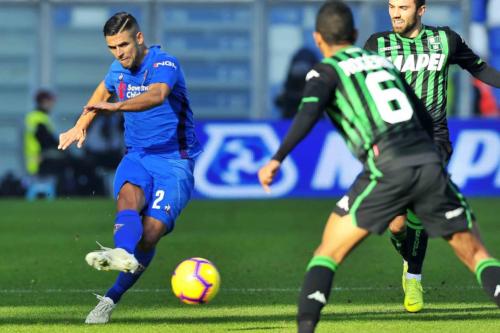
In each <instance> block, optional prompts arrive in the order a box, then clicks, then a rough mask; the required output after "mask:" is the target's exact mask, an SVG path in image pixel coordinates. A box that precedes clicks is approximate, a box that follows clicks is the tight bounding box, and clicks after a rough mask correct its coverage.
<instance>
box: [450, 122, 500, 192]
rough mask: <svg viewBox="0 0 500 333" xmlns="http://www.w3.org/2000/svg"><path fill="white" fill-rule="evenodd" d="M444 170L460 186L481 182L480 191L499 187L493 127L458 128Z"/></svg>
mask: <svg viewBox="0 0 500 333" xmlns="http://www.w3.org/2000/svg"><path fill="white" fill-rule="evenodd" d="M454 146H455V151H454V152H453V155H452V158H451V161H450V165H449V167H448V170H449V171H450V174H451V178H452V179H453V181H454V182H455V183H456V184H457V185H458V186H459V187H460V188H468V185H469V184H470V183H474V182H478V181H481V182H484V183H483V184H481V185H478V184H476V186H475V187H478V186H480V187H481V189H482V190H483V191H488V190H489V191H492V190H493V189H496V190H497V191H498V190H499V189H500V133H499V132H498V131H497V130H486V129H466V130H462V131H461V132H460V134H459V135H458V138H457V140H456V142H455V145H454Z"/></svg>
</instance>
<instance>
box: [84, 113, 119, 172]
mask: <svg viewBox="0 0 500 333" xmlns="http://www.w3.org/2000/svg"><path fill="white" fill-rule="evenodd" d="M84 148H85V152H86V157H87V159H88V160H90V161H92V164H93V165H94V166H95V167H96V168H101V169H104V170H106V171H113V173H114V171H115V169H116V167H117V166H118V163H120V160H121V159H122V157H123V153H124V143H123V116H122V114H121V113H117V112H114V113H108V114H106V113H101V114H100V115H99V117H96V118H95V120H94V121H93V122H92V126H91V127H90V128H89V130H88V132H87V139H86V140H85V146H84Z"/></svg>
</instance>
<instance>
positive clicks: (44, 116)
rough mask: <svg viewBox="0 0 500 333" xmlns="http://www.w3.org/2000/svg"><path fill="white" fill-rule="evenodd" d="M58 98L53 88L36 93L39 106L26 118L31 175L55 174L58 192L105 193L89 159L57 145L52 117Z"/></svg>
mask: <svg viewBox="0 0 500 333" xmlns="http://www.w3.org/2000/svg"><path fill="white" fill-rule="evenodd" d="M55 102H56V97H55V95H54V94H53V93H52V92H51V91H49V90H43V89H42V90H39V91H38V92H37V93H36V95H35V104H36V107H35V109H34V110H33V111H31V112H30V113H28V114H27V115H26V118H25V133H24V156H25V163H26V171H27V172H28V174H29V175H31V176H42V177H43V176H53V177H55V178H56V179H57V193H58V194H63V195H70V194H76V195H88V194H91V193H95V194H102V192H103V185H102V181H100V179H99V178H98V177H97V176H96V175H95V172H94V168H93V167H92V166H91V165H90V164H89V163H87V162H86V161H85V160H81V159H78V158H75V157H73V156H72V155H71V154H69V153H67V152H63V151H60V150H58V149H57V146H58V140H57V138H56V136H55V135H54V125H53V124H52V121H51V119H50V117H49V115H50V112H51V111H52V109H53V107H54V105H55Z"/></svg>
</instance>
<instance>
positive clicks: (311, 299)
mask: <svg viewBox="0 0 500 333" xmlns="http://www.w3.org/2000/svg"><path fill="white" fill-rule="evenodd" d="M368 234H369V233H368V231H367V230H364V229H361V228H358V227H357V226H355V225H354V224H353V223H352V219H351V217H350V215H346V216H344V217H340V216H339V215H337V214H335V213H333V214H331V215H330V218H329V219H328V222H327V224H326V227H325V230H324V232H323V239H322V241H321V244H320V246H319V247H318V248H317V249H316V251H315V252H314V258H313V259H312V260H311V262H310V263H309V265H308V267H307V274H306V277H305V279H304V284H303V286H302V291H301V293H300V298H299V310H298V315H297V321H298V326H299V333H310V332H314V329H315V326H316V324H317V322H318V321H319V316H320V312H321V309H322V308H323V306H324V305H325V304H326V303H327V301H328V297H329V295H330V290H331V287H332V282H333V276H334V273H335V270H336V268H337V266H338V265H339V264H340V263H341V262H342V261H343V260H344V258H345V257H346V256H347V255H348V254H349V252H350V251H351V250H352V249H354V247H356V245H358V244H359V243H360V242H361V241H362V240H363V239H364V238H365V237H367V236H368Z"/></svg>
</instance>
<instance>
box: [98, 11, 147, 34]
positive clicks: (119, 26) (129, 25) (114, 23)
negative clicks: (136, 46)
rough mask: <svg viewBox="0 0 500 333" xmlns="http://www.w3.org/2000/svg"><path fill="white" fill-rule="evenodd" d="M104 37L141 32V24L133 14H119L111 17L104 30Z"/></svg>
mask: <svg viewBox="0 0 500 333" xmlns="http://www.w3.org/2000/svg"><path fill="white" fill-rule="evenodd" d="M102 30H103V33H104V36H114V35H116V34H117V33H120V32H122V31H133V32H137V31H139V24H138V23H137V20H136V19H135V17H133V16H132V14H130V13H127V12H119V13H116V14H115V15H113V16H111V17H110V18H109V19H108V20H107V21H106V24H104V28H103V29H102Z"/></svg>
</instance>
